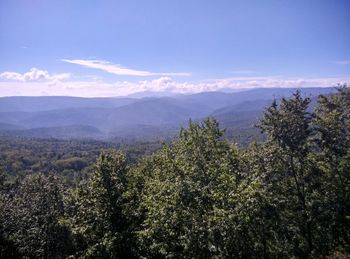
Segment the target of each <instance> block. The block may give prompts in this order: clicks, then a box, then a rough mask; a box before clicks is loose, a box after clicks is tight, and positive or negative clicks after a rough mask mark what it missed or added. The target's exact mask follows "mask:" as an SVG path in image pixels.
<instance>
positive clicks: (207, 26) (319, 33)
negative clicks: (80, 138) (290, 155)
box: [0, 0, 350, 97]
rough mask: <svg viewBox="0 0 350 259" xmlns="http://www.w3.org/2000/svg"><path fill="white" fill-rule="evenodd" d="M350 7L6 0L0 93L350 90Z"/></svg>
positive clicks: (322, 1)
mask: <svg viewBox="0 0 350 259" xmlns="http://www.w3.org/2000/svg"><path fill="white" fill-rule="evenodd" d="M349 25H350V0H308V1H305V0H289V1H288V0H265V1H261V0H256V1H254V0H242V1H238V0H237V1H236V0H215V1H214V0H166V1H164V0H147V1H145V0H139V1H137V0H128V1H119V0H114V1H107V0H101V1H92V0H56V1H55V0H0V96H20V95H27V96H40V95H69V96H83V97H93V96H101V97H102V96H123V95H128V94H133V93H137V92H144V91H150V92H171V93H197V92H203V91H231V90H232V91H233V90H239V89H250V88H257V87H319V86H320V87H328V86H335V85H337V84H338V83H348V84H349V83H350V26H349Z"/></svg>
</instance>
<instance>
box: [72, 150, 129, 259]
mask: <svg viewBox="0 0 350 259" xmlns="http://www.w3.org/2000/svg"><path fill="white" fill-rule="evenodd" d="M126 170H127V169H126V157H125V156H124V155H123V154H122V153H117V152H111V153H102V154H101V155H100V157H99V159H98V160H97V163H96V166H95V171H94V173H93V175H92V176H91V179H90V180H89V181H88V182H86V183H85V184H82V185H81V186H79V187H78V188H77V189H75V190H73V191H72V192H70V193H69V194H68V195H67V201H66V205H67V220H66V223H67V225H68V226H70V228H71V230H72V233H73V234H74V238H75V244H76V247H77V252H76V255H77V256H79V257H83V258H126V257H130V256H131V255H132V251H131V248H130V247H129V246H130V243H128V241H129V240H128V233H126V230H127V227H128V222H127V219H126V216H125V215H124V213H123V211H124V206H125V200H124V197H123V194H124V192H125V191H126V179H125V174H126Z"/></svg>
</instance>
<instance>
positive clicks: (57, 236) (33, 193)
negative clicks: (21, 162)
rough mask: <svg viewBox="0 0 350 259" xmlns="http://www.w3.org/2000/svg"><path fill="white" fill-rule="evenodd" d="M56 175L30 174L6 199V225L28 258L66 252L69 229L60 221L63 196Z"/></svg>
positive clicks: (23, 254)
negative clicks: (9, 197)
mask: <svg viewBox="0 0 350 259" xmlns="http://www.w3.org/2000/svg"><path fill="white" fill-rule="evenodd" d="M59 186H60V184H59V181H58V179H57V178H56V177H54V176H49V177H45V176H43V175H40V174H38V175H31V176H28V177H26V178H25V179H24V181H23V182H22V183H21V184H20V186H19V189H18V190H17V191H16V193H15V195H14V196H13V197H12V198H11V199H8V200H7V201H8V206H7V213H6V214H7V215H6V216H7V217H8V218H7V220H6V228H7V230H9V231H8V232H7V234H8V235H9V239H10V240H11V241H12V242H13V243H14V244H15V245H16V247H17V249H18V251H19V253H20V254H21V255H22V256H25V257H28V258H57V257H64V256H65V255H67V254H68V252H69V251H68V248H69V232H68V230H67V228H66V227H64V226H62V225H61V224H60V222H59V221H60V218H61V217H62V216H63V210H64V207H63V199H62V192H61V190H60V188H59Z"/></svg>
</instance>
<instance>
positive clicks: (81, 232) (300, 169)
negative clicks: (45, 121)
mask: <svg viewBox="0 0 350 259" xmlns="http://www.w3.org/2000/svg"><path fill="white" fill-rule="evenodd" d="M310 101H311V100H310V99H309V98H307V97H303V96H302V95H301V93H300V92H296V93H295V94H294V95H293V97H292V98H289V99H286V98H284V99H282V100H280V101H278V102H277V101H275V102H273V103H272V105H271V106H269V107H267V108H266V110H265V112H264V115H263V118H262V119H261V121H260V123H259V125H257V126H258V128H260V129H261V131H262V132H263V133H264V134H265V135H266V141H264V142H261V143H260V142H259V143H257V142H252V143H251V144H250V145H249V146H248V147H238V146H237V145H235V144H233V143H230V142H229V141H228V140H227V139H225V137H224V130H222V129H221V128H220V127H219V125H218V122H217V121H216V120H215V119H214V118H208V119H206V120H204V121H203V122H202V123H193V122H190V123H189V125H188V127H187V128H184V129H182V130H181V132H180V134H179V137H178V138H177V139H176V140H174V141H173V142H172V143H168V144H165V143H164V144H163V146H162V148H161V149H160V150H159V151H156V152H155V153H154V154H152V155H149V156H146V157H143V158H142V159H139V160H138V162H133V163H130V159H128V156H127V154H125V153H123V152H122V151H120V150H111V149H109V150H107V151H104V152H102V153H101V154H100V155H99V157H98V159H97V161H96V163H95V165H94V166H93V168H92V169H91V172H90V173H89V174H88V175H89V177H87V178H79V179H75V180H76V181H74V182H73V183H71V181H66V180H65V179H64V178H65V177H67V175H65V174H60V171H62V170H61V169H62V168H64V169H65V170H67V171H66V174H68V175H69V172H70V171H69V170H75V169H77V168H80V169H81V170H83V169H84V168H86V163H85V162H84V160H83V159H82V158H81V157H83V156H82V155H81V154H77V155H76V158H75V159H73V160H72V159H69V158H64V157H60V158H59V161H56V162H55V163H54V164H53V165H52V166H53V168H54V169H55V172H56V173H54V174H49V173H47V172H40V170H38V172H31V173H30V174H28V175H26V176H25V177H24V178H23V179H21V180H14V178H13V177H10V176H9V173H8V172H7V171H6V168H8V167H5V166H3V168H2V170H1V173H0V257H1V258H23V257H26V258H68V257H69V258H325V257H329V258H347V257H348V256H350V245H349V244H350V134H349V131H350V89H349V88H347V87H346V86H340V87H339V88H338V92H337V93H335V94H329V95H321V96H319V98H318V102H317V105H316V107H315V109H311V107H310ZM94 150H96V149H95V148H94ZM94 154H95V153H94ZM31 155H32V156H35V154H31ZM23 159H24V158H23ZM23 159H22V160H23ZM47 159H49V158H47ZM22 163H25V160H23V161H22ZM36 163H38V166H39V167H40V163H39V161H36ZM67 182H69V183H67Z"/></svg>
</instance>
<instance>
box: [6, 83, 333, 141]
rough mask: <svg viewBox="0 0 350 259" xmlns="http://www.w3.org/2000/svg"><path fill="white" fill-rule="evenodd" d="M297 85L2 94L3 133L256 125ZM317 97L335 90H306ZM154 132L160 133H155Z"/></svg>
mask: <svg viewBox="0 0 350 259" xmlns="http://www.w3.org/2000/svg"><path fill="white" fill-rule="evenodd" d="M296 90H297V89H296V88H260V89H252V90H246V91H241V92H233V93H224V92H204V93H198V94H191V95H173V96H160V97H143V98H135V97H115V98H80V97H65V96H57V97H56V96H48V97H44V96H43V97H2V98H0V134H13V135H23V136H33V137H45V136H49V137H57V138H69V137H71V138H80V137H81V138H86V137H88V138H110V137H125V138H127V137H132V138H134V137H140V138H142V137H150V136H154V137H157V136H159V135H162V136H166V135H167V133H169V134H170V135H171V134H173V133H174V132H176V130H178V129H179V128H180V127H181V126H182V125H186V124H187V122H188V120H189V119H193V120H195V121H200V120H202V119H203V118H204V117H207V116H213V117H215V118H217V119H218V120H219V122H220V123H221V124H222V126H224V127H228V128H233V129H234V128H247V127H253V126H254V124H255V123H256V122H257V121H258V120H259V117H260V116H261V114H262V111H263V109H264V107H266V106H267V105H269V104H270V103H271V102H272V100H273V99H274V98H276V99H279V98H282V97H289V96H291V95H292V94H293V93H294V92H295V91H296ZM300 90H301V92H302V94H303V95H305V96H310V97H315V96H317V95H319V94H328V93H331V92H334V91H336V89H335V88H302V89H300ZM153 133H154V134H153Z"/></svg>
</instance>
